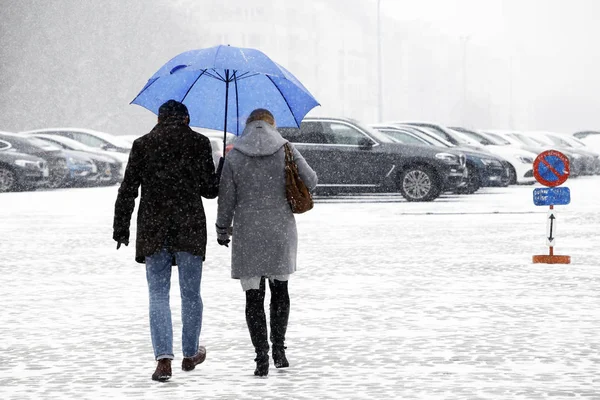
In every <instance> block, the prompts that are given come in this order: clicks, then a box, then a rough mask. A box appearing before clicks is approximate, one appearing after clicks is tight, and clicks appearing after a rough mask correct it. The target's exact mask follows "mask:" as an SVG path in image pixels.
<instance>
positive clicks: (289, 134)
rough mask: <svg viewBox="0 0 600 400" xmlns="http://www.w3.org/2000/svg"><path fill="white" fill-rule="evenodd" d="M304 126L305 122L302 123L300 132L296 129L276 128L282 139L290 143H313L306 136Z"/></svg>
mask: <svg viewBox="0 0 600 400" xmlns="http://www.w3.org/2000/svg"><path fill="white" fill-rule="evenodd" d="M305 124H306V122H303V123H302V126H303V131H302V132H301V131H300V129H298V128H277V130H278V131H279V133H281V136H282V137H283V138H284V139H286V140H288V141H290V142H292V143H314V141H312V140H311V138H310V136H309V135H308V132H307V131H305V128H306V127H305Z"/></svg>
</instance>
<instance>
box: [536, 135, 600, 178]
mask: <svg viewBox="0 0 600 400" xmlns="http://www.w3.org/2000/svg"><path fill="white" fill-rule="evenodd" d="M545 134H546V136H548V137H550V138H551V139H552V140H553V141H555V142H558V143H560V145H561V146H562V147H563V149H564V148H568V150H571V151H575V152H577V153H580V154H582V155H583V161H584V164H583V173H584V174H586V175H595V174H598V173H600V154H599V152H597V151H594V150H593V149H592V148H590V147H589V146H588V145H587V144H586V143H584V142H582V141H581V140H579V139H577V138H576V137H573V136H570V135H566V134H560V133H553V132H545Z"/></svg>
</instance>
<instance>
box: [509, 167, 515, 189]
mask: <svg viewBox="0 0 600 400" xmlns="http://www.w3.org/2000/svg"><path fill="white" fill-rule="evenodd" d="M508 184H509V185H516V184H517V172H516V171H515V169H514V167H513V166H512V165H511V166H509V167H508Z"/></svg>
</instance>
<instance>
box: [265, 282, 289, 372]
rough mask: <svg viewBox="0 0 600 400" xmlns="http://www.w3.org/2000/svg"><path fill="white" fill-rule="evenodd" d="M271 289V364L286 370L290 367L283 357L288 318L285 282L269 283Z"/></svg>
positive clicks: (287, 295) (286, 286)
mask: <svg viewBox="0 0 600 400" xmlns="http://www.w3.org/2000/svg"><path fill="white" fill-rule="evenodd" d="M269 288H270V289H271V304H270V305H269V308H270V313H271V315H270V317H271V335H270V337H271V343H272V344H273V350H272V354H273V364H275V368H287V367H289V366H290V363H289V362H288V360H287V358H286V357H285V349H286V347H285V346H284V342H285V332H286V331H287V325H288V320H289V316H290V296H289V294H288V283H287V281H278V280H274V281H273V282H271V281H269Z"/></svg>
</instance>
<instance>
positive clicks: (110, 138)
mask: <svg viewBox="0 0 600 400" xmlns="http://www.w3.org/2000/svg"><path fill="white" fill-rule="evenodd" d="M56 131H63V132H81V133H87V134H89V135H92V136H96V137H98V138H100V139H103V140H106V141H107V142H109V143H111V144H114V145H115V146H117V147H123V148H126V149H130V148H131V143H129V142H128V141H126V140H124V139H121V138H119V137H118V136H116V135H113V134H111V133H106V132H100V131H96V130H93V129H86V128H68V127H58V128H44V129H34V130H31V131H24V132H21V133H47V132H56Z"/></svg>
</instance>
